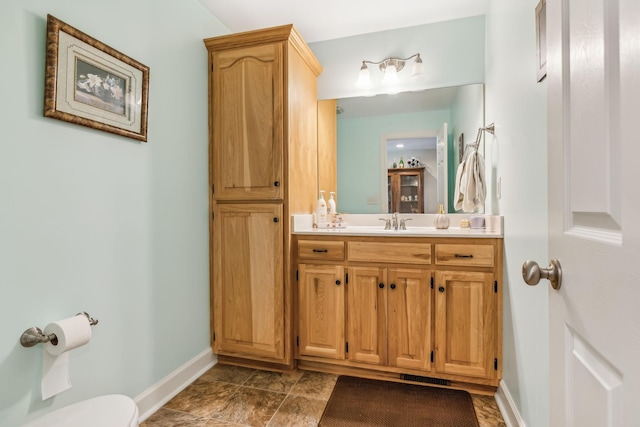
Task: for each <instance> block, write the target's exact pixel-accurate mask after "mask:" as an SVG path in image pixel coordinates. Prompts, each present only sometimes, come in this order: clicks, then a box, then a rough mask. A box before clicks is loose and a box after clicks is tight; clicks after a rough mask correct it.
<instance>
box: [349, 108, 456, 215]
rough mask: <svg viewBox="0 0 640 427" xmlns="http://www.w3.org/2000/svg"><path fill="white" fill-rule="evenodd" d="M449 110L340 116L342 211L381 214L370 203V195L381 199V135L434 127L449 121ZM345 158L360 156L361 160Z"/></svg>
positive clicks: (357, 157)
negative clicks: (350, 117)
mask: <svg viewBox="0 0 640 427" xmlns="http://www.w3.org/2000/svg"><path fill="white" fill-rule="evenodd" d="M449 118H450V113H449V111H448V110H441V111H431V112H423V113H411V114H396V115H389V116H376V117H366V118H352V119H341V118H340V117H338V123H337V124H338V131H337V134H338V141H341V143H340V144H338V209H339V210H340V212H347V213H348V212H351V213H380V205H379V204H375V205H368V204H367V198H368V197H371V196H374V197H376V198H378V201H379V202H381V201H380V200H379V199H380V183H381V182H382V181H381V180H382V178H381V176H380V174H381V173H382V168H381V167H380V138H381V137H382V135H384V134H388V133H403V132H414V131H422V130H434V129H439V128H441V127H442V123H445V122H448V121H449ZM345 159H350V160H352V159H358V160H357V162H353V161H347V160H345Z"/></svg>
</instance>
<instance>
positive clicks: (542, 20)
mask: <svg viewBox="0 0 640 427" xmlns="http://www.w3.org/2000/svg"><path fill="white" fill-rule="evenodd" d="M536 60H537V69H536V74H537V78H538V81H539V82H541V81H542V80H543V79H544V78H545V77H547V0H540V2H539V3H538V5H537V6H536Z"/></svg>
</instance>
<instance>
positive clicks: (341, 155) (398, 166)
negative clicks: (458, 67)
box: [336, 84, 484, 213]
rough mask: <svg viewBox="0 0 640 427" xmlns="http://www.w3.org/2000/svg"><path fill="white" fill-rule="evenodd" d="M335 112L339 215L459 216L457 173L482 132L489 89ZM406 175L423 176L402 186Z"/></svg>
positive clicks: (401, 97) (359, 101)
mask: <svg viewBox="0 0 640 427" xmlns="http://www.w3.org/2000/svg"><path fill="white" fill-rule="evenodd" d="M336 112H337V120H336V123H337V130H336V134H337V165H338V167H337V176H338V183H337V186H338V210H339V211H340V212H346V213H387V212H396V211H397V212H409V213H437V211H438V205H439V204H442V205H444V207H445V210H446V211H447V212H455V210H454V209H453V206H452V199H453V191H454V186H455V177H456V169H457V167H458V164H459V163H460V161H461V158H462V154H463V152H464V146H465V143H472V142H473V140H474V139H475V136H476V133H477V132H478V128H480V127H483V126H484V85H482V84H474V85H465V86H456V87H447V88H439V89H429V90H425V91H421V92H404V93H399V94H395V95H386V94H384V95H377V96H373V97H357V98H344V99H338V100H337V103H336ZM403 169H405V172H409V171H420V173H419V174H418V176H417V177H415V178H416V179H413V180H412V179H410V178H405V179H404V182H407V183H410V184H407V185H406V186H404V187H403V185H402V182H403V180H402V179H400V178H395V179H394V176H395V175H397V174H398V173H399V172H400V173H401V172H403ZM420 175H421V176H420ZM398 176H401V175H398ZM404 176H406V174H405V175H404ZM392 181H393V183H392ZM396 182H397V184H394V183H396ZM414 184H415V185H414ZM394 190H395V192H394Z"/></svg>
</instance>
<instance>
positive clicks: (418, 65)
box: [356, 53, 425, 89]
mask: <svg viewBox="0 0 640 427" xmlns="http://www.w3.org/2000/svg"><path fill="white" fill-rule="evenodd" d="M414 58H415V59H414ZM410 59H414V61H413V67H412V69H411V77H412V78H414V79H419V78H421V77H423V76H424V75H425V71H424V64H423V63H422V58H420V54H419V53H416V54H414V55H411V56H410V57H408V58H387V59H383V60H382V61H380V62H373V61H362V66H361V67H360V73H359V74H358V80H357V81H356V87H358V88H361V89H367V88H369V87H371V74H370V73H369V67H368V66H367V64H371V65H377V66H378V68H379V69H380V71H382V74H383V77H382V84H384V85H393V84H396V83H397V82H398V72H400V71H401V70H402V69H403V68H404V66H405V63H406V62H407V61H409V60H410Z"/></svg>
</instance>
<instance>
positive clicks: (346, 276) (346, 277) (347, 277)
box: [344, 273, 349, 284]
mask: <svg viewBox="0 0 640 427" xmlns="http://www.w3.org/2000/svg"><path fill="white" fill-rule="evenodd" d="M344 283H346V284H349V273H347V274H345V275H344Z"/></svg>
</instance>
